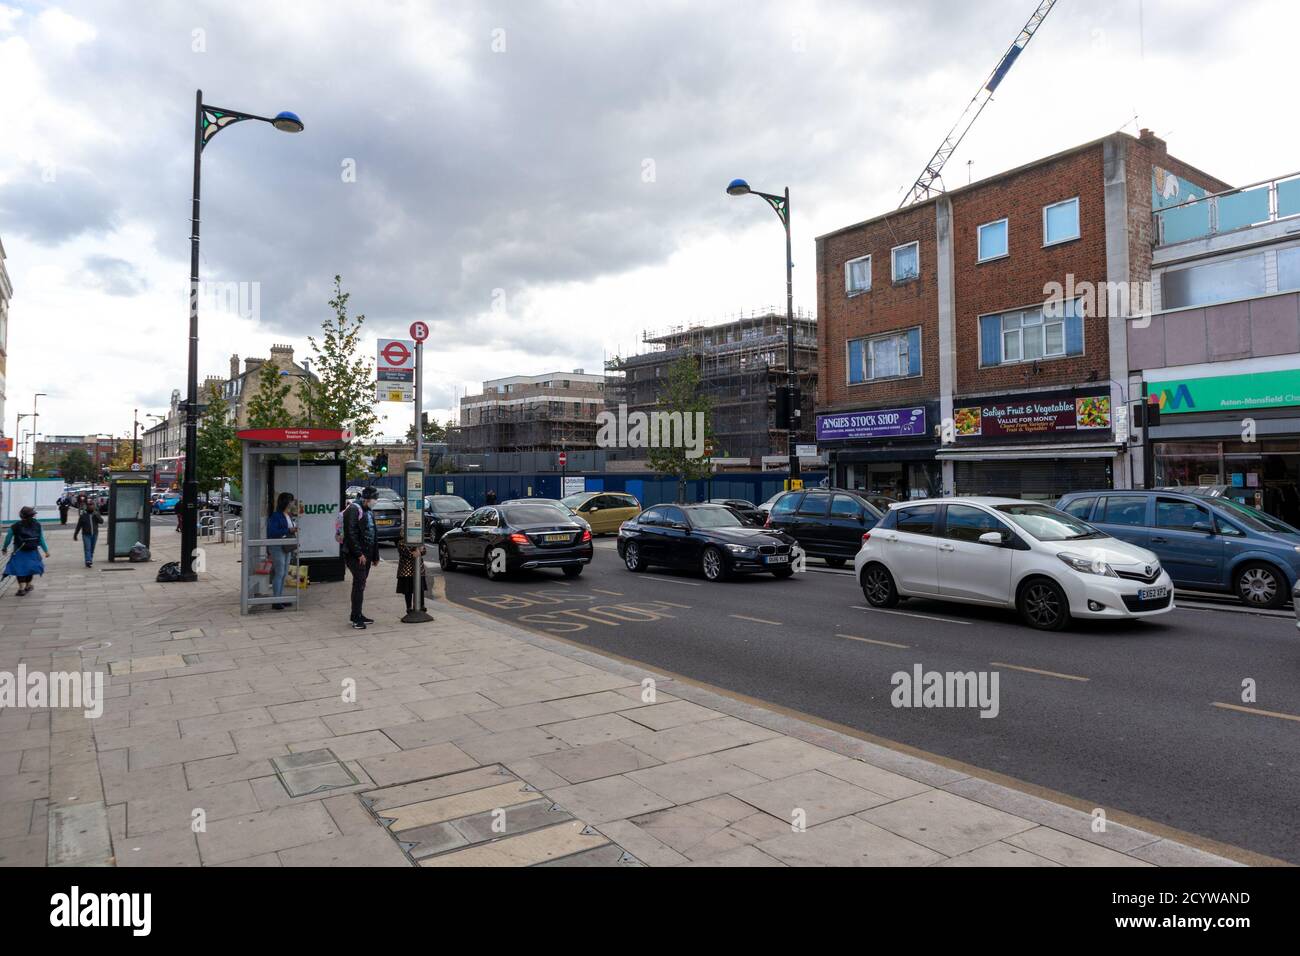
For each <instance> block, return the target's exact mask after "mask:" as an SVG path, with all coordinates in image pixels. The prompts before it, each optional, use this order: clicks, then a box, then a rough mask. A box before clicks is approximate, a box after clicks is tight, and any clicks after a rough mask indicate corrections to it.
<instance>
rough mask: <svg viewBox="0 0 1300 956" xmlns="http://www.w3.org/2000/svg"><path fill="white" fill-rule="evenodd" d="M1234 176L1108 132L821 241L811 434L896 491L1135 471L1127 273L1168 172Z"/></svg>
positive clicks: (1107, 480)
mask: <svg viewBox="0 0 1300 956" xmlns="http://www.w3.org/2000/svg"><path fill="white" fill-rule="evenodd" d="M1166 176H1172V177H1176V178H1177V179H1179V180H1180V181H1187V182H1189V183H1193V184H1195V185H1196V186H1197V187H1201V188H1206V189H1210V190H1219V189H1225V188H1227V186H1226V184H1224V183H1222V182H1220V181H1219V180H1217V179H1214V178H1213V177H1211V176H1209V175H1207V174H1205V173H1202V172H1200V171H1199V170H1197V169H1195V168H1194V167H1191V166H1188V165H1187V164H1185V163H1183V162H1180V161H1179V160H1177V159H1174V158H1173V157H1170V156H1169V155H1168V153H1167V151H1166V147H1165V143H1164V142H1163V141H1162V140H1160V139H1159V138H1158V137H1156V136H1154V135H1152V134H1151V133H1150V132H1149V131H1146V130H1144V131H1142V134H1141V136H1140V137H1138V138H1134V137H1132V136H1129V135H1126V134H1123V133H1115V134H1113V135H1111V136H1107V137H1105V138H1104V139H1100V140H1096V141H1093V142H1090V143H1085V144H1083V145H1081V146H1077V147H1075V148H1073V149H1069V150H1066V151H1064V152H1061V153H1058V154H1056V155H1053V156H1049V157H1046V158H1044V159H1040V160H1036V161H1034V162H1032V163H1029V164H1027V165H1025V166H1021V167H1019V168H1017V169H1013V170H1011V171H1009V172H1005V173H1001V174H999V175H996V176H992V177H990V178H988V179H984V180H981V181H979V182H975V183H972V184H970V185H969V186H965V187H962V188H960V189H955V190H953V191H952V192H949V193H945V194H941V195H938V196H935V197H932V198H930V199H927V200H923V201H921V202H918V203H915V204H913V205H911V206H908V207H906V208H904V209H900V210H897V211H895V212H891V213H888V214H886V215H883V216H879V217H876V218H874V219H870V220H867V221H866V222H862V223H858V224H857V225H853V226H849V227H846V228H844V229H839V230H836V231H834V232H831V233H828V234H826V235H823V236H820V237H819V238H818V239H817V270H818V283H817V300H818V302H817V306H818V314H819V317H820V319H821V321H820V323H819V325H820V335H821V343H820V345H821V348H820V350H819V351H820V355H821V375H820V376H819V380H818V392H817V395H818V410H819V414H818V416H817V437H818V443H819V445H820V447H821V450H822V451H823V452H824V453H826V452H829V453H830V454H831V455H833V460H834V464H833V480H834V481H835V482H836V483H837V484H841V485H843V486H846V487H852V488H861V489H865V490H867V491H870V492H874V493H883V494H890V495H894V496H896V497H920V496H928V495H935V494H939V493H946V492H956V493H958V494H992V493H997V494H1011V495H1016V496H1023V497H1031V498H1041V499H1050V500H1054V499H1055V498H1056V497H1057V496H1058V495H1059V494H1061V493H1062V492H1064V491H1065V490H1068V489H1070V488H1072V487H1080V486H1095V485H1107V486H1109V485H1111V484H1115V485H1117V486H1120V487H1125V486H1127V485H1128V483H1129V481H1130V480H1131V478H1130V474H1129V466H1128V458H1127V455H1126V454H1125V453H1124V451H1125V443H1126V441H1127V438H1128V428H1127V407H1126V403H1127V401H1128V399H1129V397H1130V396H1129V394H1128V384H1127V382H1128V372H1129V363H1128V358H1127V347H1126V345H1127V343H1126V316H1127V315H1128V313H1129V309H1130V297H1129V295H1128V290H1129V289H1135V290H1139V291H1140V290H1142V289H1143V288H1146V287H1145V286H1144V285H1143V283H1145V282H1147V281H1148V280H1149V278H1150V271H1151V247H1152V219H1151V214H1152V196H1153V188H1154V183H1155V182H1156V179H1157V178H1160V180H1161V182H1163V181H1164V177H1166Z"/></svg>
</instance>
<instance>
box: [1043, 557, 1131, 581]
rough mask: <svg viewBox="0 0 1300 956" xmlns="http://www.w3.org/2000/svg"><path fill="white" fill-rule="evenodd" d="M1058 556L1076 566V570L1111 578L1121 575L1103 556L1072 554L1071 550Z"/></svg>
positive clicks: (1073, 566)
mask: <svg viewBox="0 0 1300 956" xmlns="http://www.w3.org/2000/svg"><path fill="white" fill-rule="evenodd" d="M1057 557H1058V558H1060V559H1061V560H1062V561H1064V562H1065V563H1066V564H1068V565H1069V566H1070V567H1072V568H1074V570H1076V571H1081V572H1083V573H1084V574H1100V575H1103V576H1105V577H1109V578H1117V577H1119V575H1118V574H1116V573H1115V569H1114V568H1112V567H1111V566H1110V565H1109V564H1107V563H1106V562H1105V561H1103V560H1102V559H1101V558H1090V557H1088V556H1087V555H1085V554H1071V553H1070V552H1069V551H1064V552H1062V553H1061V554H1058V555H1057Z"/></svg>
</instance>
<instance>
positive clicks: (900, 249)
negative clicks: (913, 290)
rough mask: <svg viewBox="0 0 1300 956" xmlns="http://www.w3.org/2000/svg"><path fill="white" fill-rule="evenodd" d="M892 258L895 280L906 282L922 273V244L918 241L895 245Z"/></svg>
mask: <svg viewBox="0 0 1300 956" xmlns="http://www.w3.org/2000/svg"><path fill="white" fill-rule="evenodd" d="M890 259H891V261H892V263H893V265H892V270H893V271H892V275H893V278H894V281H895V282H906V281H907V280H908V279H915V278H916V277H917V276H919V275H920V274H921V244H920V243H918V242H909V243H907V244H906V245H903V246H895V247H894V249H893V251H892V252H891V253H890Z"/></svg>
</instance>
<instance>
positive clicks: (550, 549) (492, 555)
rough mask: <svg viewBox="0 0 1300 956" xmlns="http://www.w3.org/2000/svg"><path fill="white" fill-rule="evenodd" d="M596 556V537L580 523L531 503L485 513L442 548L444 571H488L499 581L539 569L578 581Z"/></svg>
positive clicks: (450, 535)
mask: <svg viewBox="0 0 1300 956" xmlns="http://www.w3.org/2000/svg"><path fill="white" fill-rule="evenodd" d="M591 556H592V546H591V531H589V530H588V529H587V528H585V527H583V526H582V525H581V524H579V523H578V520H577V519H576V518H574V517H573V516H572V515H567V514H565V513H564V512H563V511H561V510H560V509H559V508H556V507H554V506H552V505H543V504H529V503H528V502H526V501H511V502H507V503H505V504H502V505H488V506H486V507H483V508H479V509H478V510H477V511H475V512H474V513H473V514H471V515H470V516H469V517H468V518H466V519H465V520H464V521H462V522H461V523H460V525H459V526H458V527H455V528H451V529H449V530H447V531H445V532H444V533H443V535H442V540H440V541H439V542H438V563H439V564H440V565H441V566H442V569H443V570H444V571H454V570H456V568H458V567H459V566H461V565H466V566H471V567H477V568H482V569H483V570H484V572H485V573H486V574H487V576H488V578H489V579H490V580H493V581H496V580H499V579H500V578H502V577H503V576H505V575H507V574H510V573H512V572H515V571H531V570H533V569H535V568H560V569H561V570H562V571H563V572H564V576H565V577H566V578H576V577H577V576H578V575H579V574H581V573H582V569H583V567H584V566H585V565H587V564H589V563H590V562H591Z"/></svg>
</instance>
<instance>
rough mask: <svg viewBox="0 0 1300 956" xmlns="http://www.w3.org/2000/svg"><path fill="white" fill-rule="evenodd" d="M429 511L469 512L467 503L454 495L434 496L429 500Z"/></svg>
mask: <svg viewBox="0 0 1300 956" xmlns="http://www.w3.org/2000/svg"><path fill="white" fill-rule="evenodd" d="M429 510H430V511H442V512H448V511H469V510H470V507H469V502H468V501H466V500H465V499H464V498H457V497H456V496H455V495H435V496H434V497H432V498H430V499H429Z"/></svg>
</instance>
